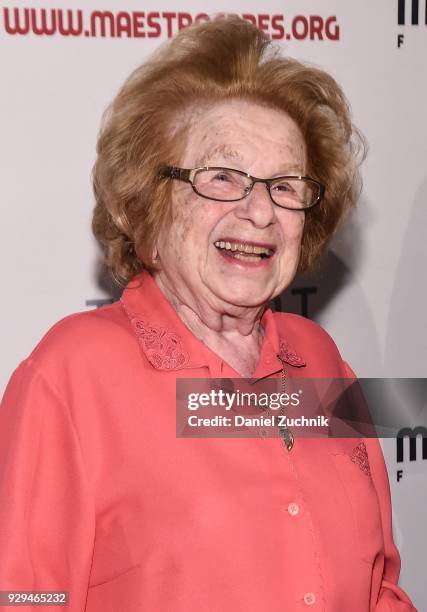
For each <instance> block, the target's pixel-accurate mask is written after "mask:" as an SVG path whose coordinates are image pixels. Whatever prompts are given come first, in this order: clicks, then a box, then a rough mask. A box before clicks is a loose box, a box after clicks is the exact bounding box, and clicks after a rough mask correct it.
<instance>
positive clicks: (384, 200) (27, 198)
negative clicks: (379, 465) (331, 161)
mask: <svg viewBox="0 0 427 612" xmlns="http://www.w3.org/2000/svg"><path fill="white" fill-rule="evenodd" d="M35 4H36V3H33V4H28V5H27V4H26V3H25V2H22V1H20V0H15V1H14V2H13V4H10V5H9V4H6V5H3V6H2V7H0V49H1V53H0V71H1V76H0V83H1V92H2V95H1V98H0V105H1V107H0V110H1V112H0V134H1V142H2V146H1V150H0V156H1V164H0V167H1V182H0V189H1V203H0V205H1V217H2V240H1V246H0V248H1V249H2V259H1V261H2V278H3V281H2V286H3V291H4V298H3V313H2V317H1V320H0V325H1V346H2V348H3V350H2V354H1V378H0V387H2V388H3V387H4V385H5V384H6V381H7V379H8V378H9V376H10V374H11V372H12V370H13V369H14V368H15V367H16V365H17V364H18V363H19V361H20V360H22V359H23V358H24V357H25V356H26V355H27V354H28V353H29V351H30V350H31V349H32V347H33V346H34V345H35V343H36V342H37V341H38V340H39V339H40V337H41V336H42V334H43V333H44V332H45V331H46V330H47V329H48V327H49V326H50V325H51V324H52V323H54V322H55V321H57V320H58V319H59V318H61V317H63V316H65V315H67V314H69V313H71V312H75V311H79V310H84V309H86V308H89V306H87V302H88V301H89V300H97V299H103V298H108V297H110V294H109V292H108V289H106V288H101V287H100V286H99V283H98V281H97V265H96V262H97V259H98V256H99V254H98V250H97V246H96V244H95V242H94V239H93V238H92V237H91V233H90V228H89V226H90V218H91V211H92V206H93V198H92V193H91V186H90V170H91V166H92V164H93V161H94V156H95V142H96V135H97V130H98V126H99V122H100V117H101V114H102V111H103V110H104V108H105V106H106V105H107V103H108V102H109V101H110V100H111V99H112V97H113V96H114V94H115V93H116V91H117V89H118V88H119V86H120V85H121V83H122V82H123V80H124V79H125V77H126V76H127V75H128V74H129V72H130V71H131V70H132V69H133V68H135V67H136V66H137V65H138V64H140V63H141V62H142V61H143V60H144V58H145V57H146V56H147V54H149V53H150V51H152V50H153V49H154V48H155V47H156V46H157V45H158V44H159V43H160V42H162V41H164V40H166V38H167V37H168V33H169V34H170V33H175V32H176V31H177V28H178V26H179V24H185V23H188V21H189V20H190V18H194V17H195V16H196V15H198V14H200V13H202V12H206V13H209V14H213V13H216V12H221V11H227V10H230V3H229V1H225V0H217V1H215V2H210V3H209V4H206V5H204V6H203V8H200V5H199V3H197V2H196V1H195V0H193V1H190V0H181V2H177V1H172V0H164V2H162V3H161V4H159V3H158V2H154V0H146V2H144V3H140V2H137V1H136V0H126V2H123V1H122V2H119V1H118V0H117V1H116V2H114V1H112V0H102V2H101V1H100V0H97V1H96V2H95V1H94V0H86V2H85V3H84V4H83V3H80V5H79V4H77V3H74V2H70V1H67V0H61V1H56V0H55V2H50V1H48V0H46V1H44V2H41V3H37V6H36V8H34V6H35ZM416 4H417V3H416V2H415V3H414V2H412V1H409V0H407V1H406V5H407V6H406V12H405V13H404V12H403V9H404V5H405V2H404V1H402V0H400V2H399V0H377V1H376V2H375V3H374V2H372V0H359V1H358V2H345V3H344V2H342V1H340V0H323V1H322V2H318V1H316V0H281V1H280V2H279V0H264V1H263V2H259V0H246V1H245V0H239V1H238V2H236V3H235V4H234V5H233V10H234V11H235V12H238V13H240V14H242V13H244V14H246V15H252V16H255V17H252V18H255V19H257V20H258V23H259V24H260V25H261V26H263V27H265V28H267V29H268V30H269V32H270V34H271V35H272V36H276V37H278V38H279V39H280V44H281V45H282V46H283V48H284V50H285V51H286V53H289V55H292V56H294V57H296V58H299V59H304V60H309V61H310V62H313V63H315V64H317V65H319V66H322V67H324V68H326V69H327V70H329V71H330V72H331V73H332V74H333V75H334V76H335V77H336V78H337V80H338V81H339V82H340V83H341V84H342V86H343V88H344V90H345V92H346V94H347V96H348V98H349V100H350V102H351V106H352V109H353V115H354V120H355V123H356V124H357V125H358V126H359V127H360V128H361V129H362V131H363V133H364V134H365V136H366V138H367V140H368V142H369V145H370V152H369V155H368V158H367V160H366V162H365V164H364V167H363V177H364V190H363V194H362V197H361V199H360V202H359V206H358V210H357V212H356V214H355V215H354V216H353V217H352V219H351V220H350V221H349V223H348V224H347V226H346V228H345V229H343V230H342V231H341V232H340V234H339V235H337V237H336V239H335V240H334V243H333V246H332V251H331V253H330V255H329V257H328V259H327V261H326V263H325V266H324V270H323V271H322V272H321V273H320V274H318V275H317V276H316V277H315V278H308V279H300V280H297V282H296V286H297V287H303V288H306V287H310V288H314V289H315V291H316V293H315V294H310V295H309V296H308V314H309V316H311V317H313V318H315V319H316V320H317V321H319V322H320V323H321V324H322V325H323V326H324V327H325V328H326V329H327V330H328V331H329V332H330V333H331V335H332V336H333V338H334V339H335V341H336V343H337V344H338V346H339V348H340V350H341V352H342V354H343V356H344V357H345V358H346V360H347V361H349V363H350V364H351V365H352V367H353V368H354V369H355V371H356V372H357V373H358V374H359V375H360V376H365V377H374V376H375V377H385V376H396V377H404V376H409V377H425V376H426V369H427V368H426V357H425V356H426V354H427V327H426V325H425V323H424V316H423V315H424V305H425V303H426V298H427V284H426V282H425V266H426V255H427V241H426V240H425V239H424V233H425V228H426V226H427V206H426V204H427V167H426V159H427V155H426V154H427V110H426V100H427V79H426V67H425V62H426V58H427V55H426V51H427V25H426V21H427V17H426V14H425V10H426V3H425V0H420V2H419V3H418V4H419V14H418V22H419V23H418V25H416V24H415V23H414V24H412V23H411V22H412V21H417V18H416V15H415V14H412V5H415V6H416ZM399 5H400V7H401V12H402V14H401V16H400V21H401V22H402V23H401V24H399V23H398V7H399ZM31 8H32V9H33V10H32V11H31V10H30V9H31ZM43 9H44V11H45V12H44V13H43ZM53 9H56V11H54V14H52V10H53ZM67 9H69V10H70V11H71V12H67ZM96 11H109V12H110V13H109V14H108V15H106V16H105V17H104V19H105V22H104V23H105V30H104V32H102V28H101V18H100V17H99V15H98V16H97V14H96ZM403 15H404V16H405V19H403ZM43 16H44V18H45V28H44V29H46V28H47V29H50V31H51V34H46V33H43V32H42V30H43V28H42V29H40V28H41V25H42V18H43ZM70 18H72V20H73V22H72V24H73V28H74V32H73V33H71V34H70V32H69V25H70V21H69V20H70ZM248 18H250V17H248ZM17 19H18V20H19V24H18V21H17ZM80 19H81V25H80V22H79V20H80ZM403 21H404V22H405V23H403ZM80 30H81V31H80ZM284 31H285V36H284ZM310 31H311V33H312V37H311V38H310ZM37 32H38V33H37ZM67 32H68V35H67ZM102 33H103V34H104V36H102ZM112 33H114V34H116V35H115V36H112ZM286 33H287V34H288V35H289V38H286ZM119 34H120V35H119ZM320 38H322V40H320ZM398 43H399V46H398ZM284 302H285V306H284V307H285V308H289V309H290V310H295V311H299V310H300V308H301V299H300V296H299V294H291V293H290V292H289V293H288V295H287V296H286V297H285V300H284ZM403 408H404V407H403ZM408 424H409V423H408ZM383 446H384V450H385V456H386V461H387V465H388V469H389V475H390V482H391V487H392V495H393V507H394V529H395V535H396V542H397V544H398V545H399V548H400V550H401V554H402V561H403V570H402V575H401V584H402V586H403V587H404V588H406V589H407V590H408V592H409V593H410V594H411V596H412V597H413V599H414V602H415V603H416V605H417V606H418V607H419V609H420V610H427V594H426V593H425V592H424V582H425V568H426V566H427V558H426V555H427V553H426V550H427V534H426V530H425V518H424V517H425V508H426V506H427V503H426V502H427V490H426V483H427V478H426V466H427V460H426V461H423V459H422V457H421V446H419V448H418V455H417V460H416V461H412V462H409V461H408V459H407V457H406V454H405V460H404V462H402V463H397V462H396V442H395V440H386V441H384V445H383ZM398 470H401V472H402V473H401V475H400V479H399V481H398V480H397V472H398ZM422 530H423V533H422Z"/></svg>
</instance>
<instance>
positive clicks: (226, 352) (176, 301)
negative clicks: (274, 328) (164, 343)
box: [154, 274, 265, 376]
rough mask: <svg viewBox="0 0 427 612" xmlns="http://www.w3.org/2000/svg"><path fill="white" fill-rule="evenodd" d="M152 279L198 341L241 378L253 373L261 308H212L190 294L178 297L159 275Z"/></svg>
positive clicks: (225, 305)
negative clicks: (225, 362) (239, 374)
mask: <svg viewBox="0 0 427 612" xmlns="http://www.w3.org/2000/svg"><path fill="white" fill-rule="evenodd" d="M154 279H155V282H156V284H157V285H158V287H159V288H160V290H161V291H162V293H163V294H164V295H165V297H166V299H167V300H168V302H169V303H170V304H171V305H172V307H173V308H174V310H175V311H176V313H177V315H178V316H179V318H180V319H181V321H182V322H183V323H184V324H185V325H186V326H187V327H188V328H189V329H190V331H191V332H192V333H193V334H194V335H195V336H196V337H197V338H198V339H199V340H201V341H202V342H203V343H204V344H206V345H207V346H208V347H209V348H210V349H211V350H213V351H214V352H215V353H217V354H218V355H220V356H221V357H222V358H223V359H224V360H225V361H227V362H228V363H229V364H230V365H232V367H233V368H234V369H235V370H236V371H238V372H239V373H241V374H242V375H243V376H250V375H251V374H252V373H253V371H254V370H255V368H256V365H257V363H258V359H259V354H260V350H261V345H262V336H263V331H262V327H261V323H260V321H261V317H262V314H263V312H264V310H265V306H264V305H263V306H260V307H256V308H245V307H240V306H239V307H237V306H234V305H232V304H226V303H224V304H220V305H219V306H218V305H216V307H212V306H211V305H210V304H207V303H206V302H204V301H202V300H198V299H196V298H192V296H191V295H185V296H181V295H179V294H178V293H177V292H175V291H174V290H172V288H171V287H170V286H169V283H168V282H167V279H165V277H164V276H163V275H161V274H157V275H155V276H154Z"/></svg>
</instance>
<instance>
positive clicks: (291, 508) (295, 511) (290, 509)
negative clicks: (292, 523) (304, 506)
mask: <svg viewBox="0 0 427 612" xmlns="http://www.w3.org/2000/svg"><path fill="white" fill-rule="evenodd" d="M288 512H289V514H290V515H291V516H296V515H297V514H298V513H299V506H298V504H296V503H295V502H292V503H291V504H289V506H288Z"/></svg>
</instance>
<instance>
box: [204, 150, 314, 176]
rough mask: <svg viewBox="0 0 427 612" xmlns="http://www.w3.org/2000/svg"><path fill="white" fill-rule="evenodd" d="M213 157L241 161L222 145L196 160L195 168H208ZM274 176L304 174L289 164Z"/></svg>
mask: <svg viewBox="0 0 427 612" xmlns="http://www.w3.org/2000/svg"><path fill="white" fill-rule="evenodd" d="M215 155H221V156H222V157H223V158H224V159H225V160H227V161H236V160H241V159H242V158H241V157H240V153H239V152H238V151H236V150H235V149H232V148H230V146H229V145H226V144H222V145H218V146H216V147H214V148H213V149H212V150H211V151H208V152H207V153H205V154H204V155H203V156H202V157H200V158H199V159H197V160H196V165H197V167H202V166H209V162H210V160H211V159H212V158H214V157H215ZM221 165H222V163H221ZM236 169H238V168H236ZM244 171H245V172H246V170H244ZM276 176H304V172H303V170H302V168H301V166H296V165H294V164H289V165H288V166H283V170H281V171H280V172H275V173H274V174H273V175H272V176H271V178H275V177H276Z"/></svg>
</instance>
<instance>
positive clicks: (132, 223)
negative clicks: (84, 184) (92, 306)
mask: <svg viewBox="0 0 427 612" xmlns="http://www.w3.org/2000/svg"><path fill="white" fill-rule="evenodd" d="M356 142H357V135H356V136H355V132H354V130H353V129H352V126H351V121H350V118H349V111H348V107H347V104H346V101H345V98H344V96H343V94H342V91H341V90H340V88H339V86H338V85H337V83H336V82H335V81H334V80H333V79H332V78H331V77H330V76H329V75H328V74H326V73H325V72H322V71H320V70H317V69H314V68H311V67H308V66H306V65H304V64H301V63H299V62H297V61H294V60H292V59H289V58H284V57H281V56H280V55H279V54H278V53H277V52H275V51H274V49H272V48H271V45H270V43H269V41H268V39H267V38H266V36H265V34H264V33H262V32H261V31H259V30H258V29H256V28H255V27H254V26H252V25H250V24H248V23H246V22H244V21H242V20H240V19H238V18H237V17H222V18H218V19H216V20H214V21H212V22H209V23H203V24H199V25H197V26H194V27H191V28H189V29H187V30H185V31H183V32H181V33H180V34H179V35H178V36H177V37H176V38H175V39H174V40H172V42H171V43H170V44H168V45H167V46H165V47H163V48H162V49H161V50H160V52H158V53H157V54H156V55H155V56H154V57H152V58H151V59H150V60H149V61H148V62H147V63H145V64H144V65H143V66H142V67H140V68H139V69H137V70H136V71H135V72H134V73H133V74H132V75H131V77H130V78H129V79H128V81H127V82H126V83H125V85H124V87H123V88H122V90H121V91H120V93H119V94H118V96H117V98H116V99H115V100H114V102H113V104H112V106H111V108H110V109H109V112H108V114H107V115H106V117H105V121H104V125H103V128H102V130H101V134H100V137H99V143H98V159H97V162H96V165H95V169H94V186H95V194H96V208H95V214H94V221H93V227H94V231H95V234H96V236H97V238H98V239H99V240H100V241H101V242H102V244H103V245H104V249H105V258H106V263H107V265H108V267H109V269H110V271H111V273H112V274H113V276H114V277H115V278H116V279H119V280H120V281H121V282H127V286H126V288H125V290H124V292H123V296H122V298H121V300H120V301H118V302H116V303H114V304H112V305H111V306H106V307H104V308H100V309H98V310H96V311H93V312H85V313H80V314H76V315H73V316H70V317H67V318H66V319H64V320H63V321H61V322H59V323H58V324H57V325H55V326H54V327H53V328H52V329H51V330H50V331H49V333H48V334H47V335H46V336H45V337H44V338H43V340H42V341H41V342H40V344H39V345H38V346H37V347H36V349H35V350H34V351H33V352H32V354H31V355H30V356H29V357H28V359H26V360H25V361H24V362H23V363H22V364H21V365H20V366H19V368H18V369H17V370H16V372H15V373H14V375H13V377H12V380H11V382H10V384H9V386H8V389H7V391H6V395H5V400H4V404H3V407H2V409H1V413H0V423H1V445H0V457H1V494H2V500H3V502H2V505H1V510H0V544H1V547H0V550H1V553H0V554H1V562H0V588H1V589H3V590H10V591H11V590H21V591H22V590H37V591H42V592H46V591H68V592H69V609H70V610H72V611H73V612H83V611H86V612H95V611H96V612H113V611H114V612H117V611H120V612H131V611H132V612H136V611H147V612H153V611H156V612H162V611H164V612H166V611H168V612H169V611H174V612H183V611H186V612H188V611H189V610H191V611H193V610H194V611H195V610H197V611H198V610H206V611H221V612H223V611H224V610H230V611H233V612H240V611H241V612H243V611H245V612H248V611H251V612H259V611H268V612H276V611H277V612H278V611H279V610H280V611H283V610H289V611H294V610H295V611H297V610H305V609H306V608H311V609H313V610H324V611H327V612H364V611H371V610H375V611H377V612H380V611H381V612H385V611H387V612H398V611H401V612H408V611H410V610H414V608H413V606H412V604H411V602H410V600H409V598H408V597H407V595H406V594H405V593H404V592H403V591H402V590H401V589H400V588H399V587H398V586H397V581H398V575H399V565H400V561H399V555H398V552H397V549H396V547H395V545H394V543H393V540H392V531H391V507H390V495H389V488H388V481H387V474H386V470H385V466H384V461H383V457H382V454H381V450H380V446H379V444H378V441H377V440H374V439H366V440H363V441H361V440H360V439H354V438H351V439H348V438H347V439H303V438H298V439H296V440H294V439H293V436H292V433H291V432H289V431H284V432H283V431H282V432H281V433H282V434H283V435H282V439H280V438H278V437H276V438H268V439H260V438H258V439H256V438H241V439H212V438H210V439H207V438H205V439H189V438H177V437H176V430H175V387H176V381H177V379H178V378H211V377H213V378H224V379H226V378H239V377H253V378H255V379H261V378H272V379H277V378H278V379H280V377H282V378H285V377H286V376H287V377H295V376H299V377H327V378H336V377H351V376H352V373H351V370H350V369H349V367H348V366H347V365H346V364H345V362H343V360H342V358H341V357H340V354H339V352H338V350H337V348H336V346H335V345H334V343H333V341H332V340H331V338H330V337H329V336H328V335H327V334H326V332H325V331H323V330H322V329H321V328H320V327H318V326H317V325H316V324H314V323H312V322H310V321H309V320H306V319H303V318H301V317H297V316H294V315H286V314H282V313H273V312H272V311H271V310H270V309H269V308H268V307H267V304H268V302H269V301H270V300H272V299H273V298H274V297H275V296H278V295H279V294H280V293H281V292H282V291H283V290H284V289H285V288H286V287H287V286H288V285H289V283H290V282H291V281H292V279H293V278H294V276H295V274H296V272H297V271H302V270H306V269H308V268H309V267H310V266H312V265H313V263H314V262H315V261H316V259H317V258H318V256H319V254H320V253H321V251H322V249H323V248H324V246H325V244H326V243H327V241H328V239H329V238H330V236H331V235H332V233H333V232H334V230H335V228H336V227H337V224H338V222H339V220H340V219H341V217H342V216H343V214H344V213H345V212H346V211H347V210H348V209H349V208H350V207H351V206H352V204H353V202H354V198H355V185H356V184H357V162H356V153H357V151H356V149H357V147H356V145H355V143H356ZM25 609H27V608H25ZM28 609H29V608H28Z"/></svg>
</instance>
